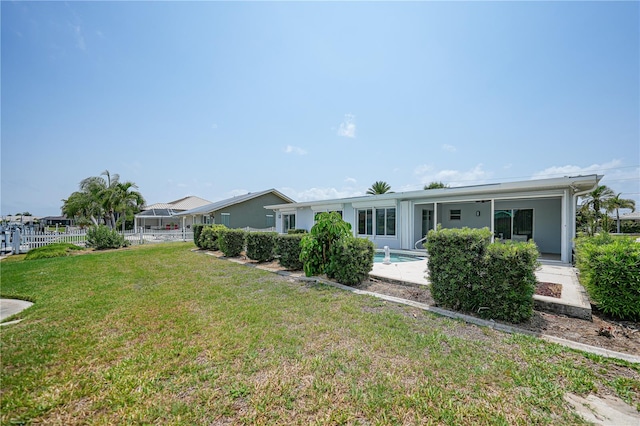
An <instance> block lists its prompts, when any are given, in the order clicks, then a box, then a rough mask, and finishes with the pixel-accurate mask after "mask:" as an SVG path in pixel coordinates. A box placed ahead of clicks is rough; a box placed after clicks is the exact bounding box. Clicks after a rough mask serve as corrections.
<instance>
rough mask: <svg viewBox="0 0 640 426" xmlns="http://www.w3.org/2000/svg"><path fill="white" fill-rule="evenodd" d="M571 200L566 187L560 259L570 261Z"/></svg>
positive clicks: (561, 208) (561, 205)
mask: <svg viewBox="0 0 640 426" xmlns="http://www.w3.org/2000/svg"><path fill="white" fill-rule="evenodd" d="M569 200H572V197H571V195H570V194H569V190H568V189H565V190H564V193H563V194H562V202H561V203H560V223H561V225H560V229H561V230H562V231H561V232H560V261H561V262H563V263H568V262H570V261H571V256H570V255H569V254H568V253H569V252H570V251H571V246H570V245H569V240H570V239H571V231H570V229H569V223H570V222H571V221H570V220H567V219H568V216H567V214H568V213H569V214H573V213H570V210H571V206H569Z"/></svg>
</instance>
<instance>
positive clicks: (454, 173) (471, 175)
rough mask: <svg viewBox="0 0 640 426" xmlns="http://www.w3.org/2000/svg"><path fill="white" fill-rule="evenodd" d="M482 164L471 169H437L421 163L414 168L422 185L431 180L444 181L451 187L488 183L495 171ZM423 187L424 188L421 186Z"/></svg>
mask: <svg viewBox="0 0 640 426" xmlns="http://www.w3.org/2000/svg"><path fill="white" fill-rule="evenodd" d="M482 167H483V165H482V164H478V165H476V166H475V167H473V168H472V169H469V170H451V169H445V170H435V169H434V168H433V167H432V166H430V165H426V164H425V165H421V166H418V167H417V168H416V169H415V170H414V174H415V175H417V176H418V177H419V178H420V182H421V183H422V185H427V184H429V183H431V182H442V183H444V184H446V185H449V186H451V187H455V186H466V185H480V184H483V183H487V182H488V181H489V180H490V179H491V176H492V175H493V173H491V172H488V171H486V170H484V169H483V168H482ZM421 189H422V188H421Z"/></svg>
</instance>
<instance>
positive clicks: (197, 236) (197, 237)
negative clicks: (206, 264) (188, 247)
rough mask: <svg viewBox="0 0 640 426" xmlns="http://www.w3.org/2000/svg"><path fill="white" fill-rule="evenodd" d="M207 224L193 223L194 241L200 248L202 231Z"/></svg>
mask: <svg viewBox="0 0 640 426" xmlns="http://www.w3.org/2000/svg"><path fill="white" fill-rule="evenodd" d="M205 226H206V225H205V224H204V223H194V224H193V225H191V228H192V229H193V243H194V244H195V245H196V246H198V248H202V247H201V246H200V233H201V232H202V228H204V227H205Z"/></svg>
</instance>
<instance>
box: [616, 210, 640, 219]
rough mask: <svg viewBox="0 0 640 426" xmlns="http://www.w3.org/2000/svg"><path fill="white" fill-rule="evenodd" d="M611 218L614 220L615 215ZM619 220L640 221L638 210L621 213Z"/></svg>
mask: <svg viewBox="0 0 640 426" xmlns="http://www.w3.org/2000/svg"><path fill="white" fill-rule="evenodd" d="M612 219H613V220H616V218H615V216H614V217H612ZM620 221H630V222H640V211H637V212H629V213H625V214H622V215H620Z"/></svg>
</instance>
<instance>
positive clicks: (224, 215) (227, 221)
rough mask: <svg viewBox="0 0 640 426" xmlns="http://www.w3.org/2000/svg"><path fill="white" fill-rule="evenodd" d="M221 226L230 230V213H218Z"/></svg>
mask: <svg viewBox="0 0 640 426" xmlns="http://www.w3.org/2000/svg"><path fill="white" fill-rule="evenodd" d="M220 216H221V220H222V224H223V225H224V226H226V227H227V228H230V227H231V225H230V223H231V213H220Z"/></svg>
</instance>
